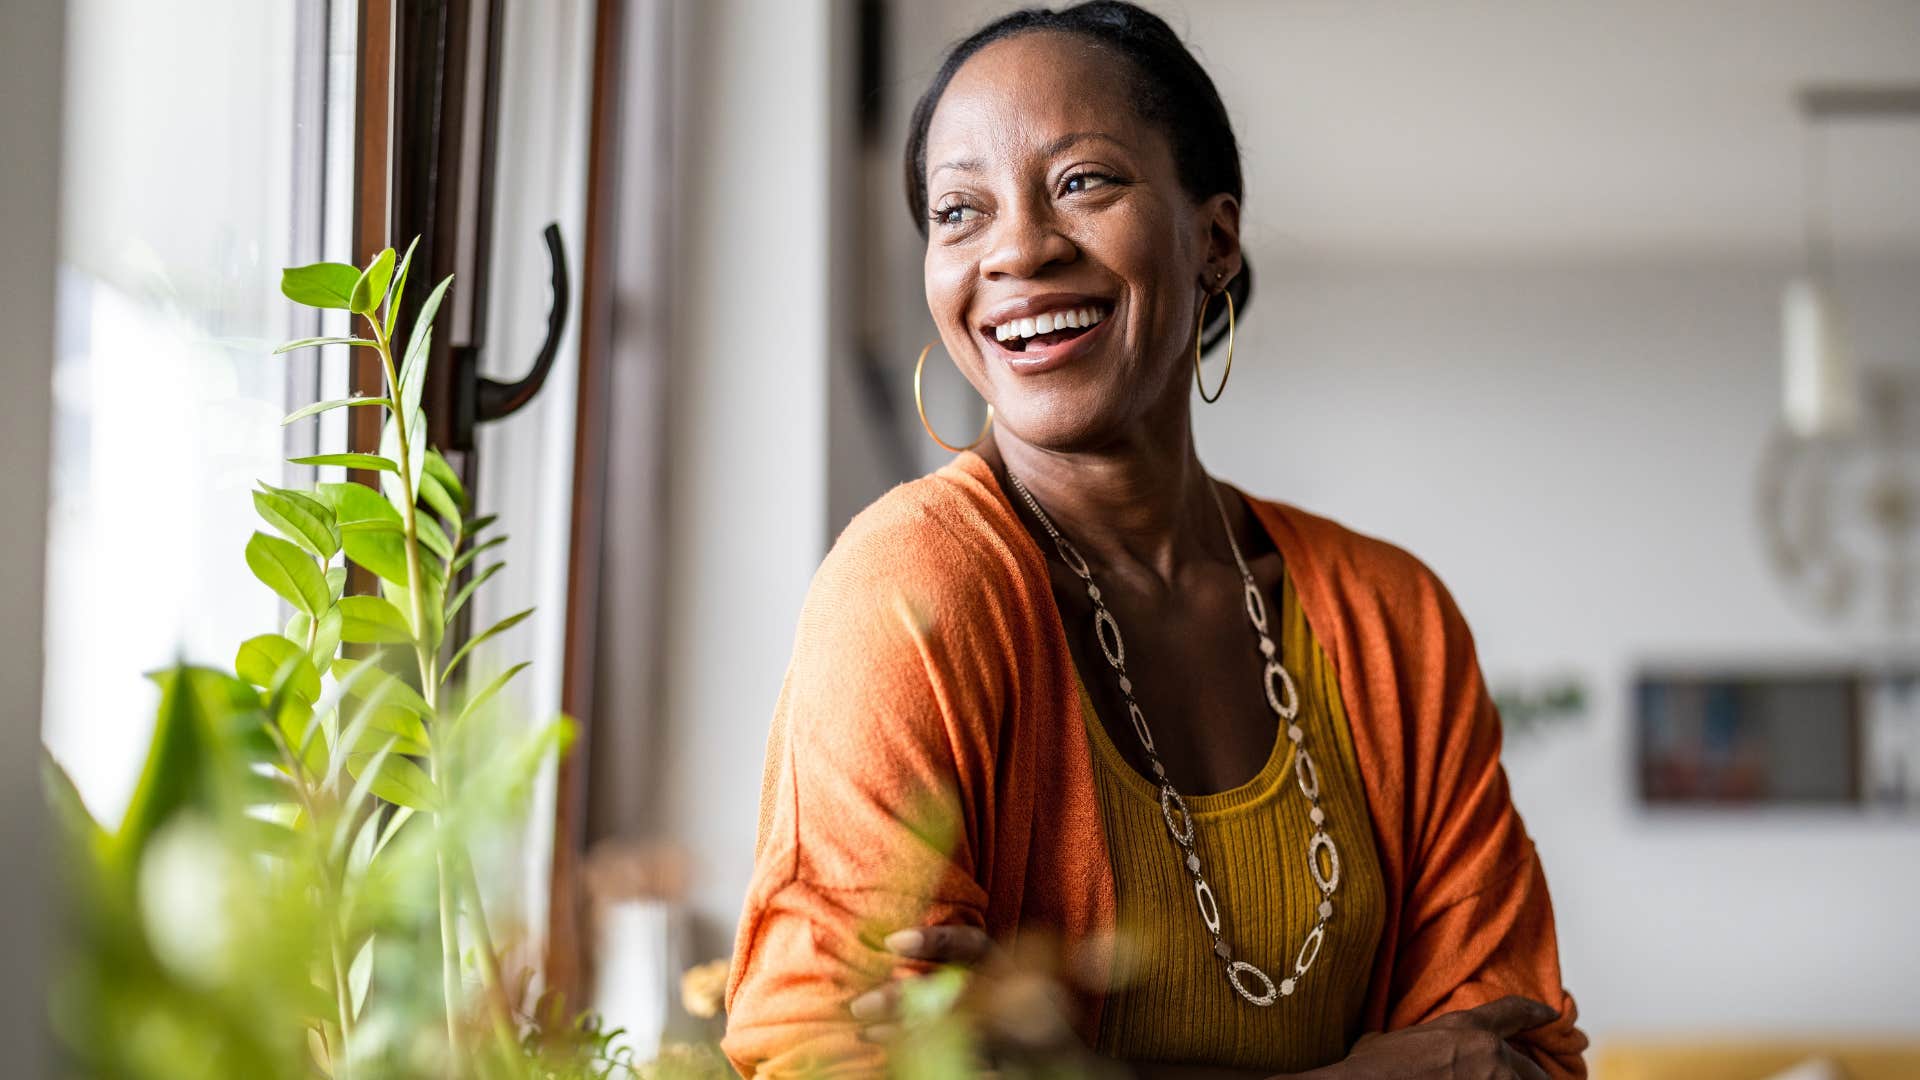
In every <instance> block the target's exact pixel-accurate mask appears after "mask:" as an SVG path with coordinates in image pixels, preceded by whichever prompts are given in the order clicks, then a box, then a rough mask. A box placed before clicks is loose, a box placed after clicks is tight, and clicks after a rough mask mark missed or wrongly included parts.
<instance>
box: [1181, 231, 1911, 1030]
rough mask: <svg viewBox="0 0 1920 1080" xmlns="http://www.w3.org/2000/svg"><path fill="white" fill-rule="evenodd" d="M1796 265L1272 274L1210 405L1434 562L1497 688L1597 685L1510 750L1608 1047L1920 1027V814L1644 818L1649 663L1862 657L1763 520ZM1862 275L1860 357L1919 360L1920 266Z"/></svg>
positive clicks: (1586, 1000)
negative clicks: (1767, 454)
mask: <svg viewBox="0 0 1920 1080" xmlns="http://www.w3.org/2000/svg"><path fill="white" fill-rule="evenodd" d="M1788 269H1789V268H1788V267H1778V266H1777V267H1769V266H1742V265H1712V264H1703V265H1692V266H1632V265H1615V266H1605V265H1587V266H1558V267H1556V266H1551V265H1532V266H1511V267H1506V268H1484V267H1483V268H1477V269H1462V268H1449V267H1444V266H1412V267H1401V268H1383V267H1346V268H1338V267H1336V268H1326V267H1321V268H1315V269H1281V270H1277V271H1275V272H1270V273H1269V274H1268V275H1267V276H1266V278H1265V280H1264V282H1263V283H1262V285H1261V287H1260V290H1259V292H1258V294H1257V295H1256V297H1255V303H1254V304H1253V305H1252V311H1251V312H1250V313H1249V316H1248V318H1247V319H1245V320H1244V321H1243V322H1242V324H1241V339H1240V347H1239V352H1238V354H1237V363H1236V365H1235V368H1234V374H1233V379H1232V382H1231V384H1230V385H1229V387H1228V390H1227V393H1226V397H1225V399H1224V400H1223V401H1222V402H1221V403H1220V404H1218V405H1216V406H1211V407H1207V406H1196V409H1197V411H1196V429H1197V431H1198V433H1199V437H1200V444H1201V449H1202V452H1203V454H1204V455H1205V457H1206V459H1207V461H1208V464H1209V465H1210V466H1211V467H1212V468H1213V469H1214V470H1216V471H1217V472H1220V473H1222V474H1224V475H1226V476H1228V477H1231V478H1232V479H1234V480H1235V481H1236V482H1238V483H1240V484H1242V485H1244V486H1246V487H1248V488H1249V489H1251V490H1253V491H1256V492H1260V493H1262V494H1266V495H1269V496H1271V497H1275V498H1281V499H1285V500H1287V501H1290V502H1295V503H1298V504H1301V505H1303V506H1306V507H1308V508H1310V509H1313V510H1316V511H1318V512H1321V513H1326V514H1330V515H1332V516H1334V517H1336V518H1338V519H1340V520H1342V521H1344V522H1346V523H1347V524H1349V525H1352V526H1353V527H1355V528H1358V529H1360V530H1362V531H1364V532H1369V533H1373V534H1376V535H1380V536H1384V537H1387V538H1388V539H1391V540H1393V541H1394V542H1396V543H1399V544H1401V545H1402V546H1404V547H1407V548H1409V549H1410V550H1412V551H1413V552H1414V553H1415V554H1417V555H1419V556H1420V557H1421V558H1423V559H1425V560H1426V561H1427V562H1428V563H1429V564H1430V565H1432V566H1433V567H1434V569H1435V570H1436V571H1437V572H1439V573H1440V575H1441V576H1442V577H1443V578H1444V579H1445V580H1446V581H1447V583H1448V585H1449V587H1450V588H1451V589H1452V590H1453V592H1454V595H1455V596H1456V598H1457V599H1458V600H1459V602H1460V605H1461V607H1462V609H1463V610H1464V612H1465V613H1466V616H1467V619H1468V621H1469V623H1470V624H1471V625H1472V627H1473V629H1474V632H1475V635H1476V638H1477V640H1478V643H1479V647H1480V656H1481V662H1482V666H1483V667H1484V668H1485V670H1486V671H1487V673H1488V677H1489V679H1490V680H1493V681H1495V682H1496V683H1497V682H1499V681H1501V680H1503V679H1509V678H1521V679H1524V678H1527V677H1530V676H1536V675H1538V674H1540V673H1542V672H1550V671H1553V670H1557V669H1571V670H1573V671H1576V672H1578V673H1580V675H1582V676H1583V677H1584V679H1585V680H1586V681H1587V683H1588V686H1589V688H1590V690H1591V699H1590V700H1591V706H1590V710H1589V713H1588V715H1587V716H1586V717H1585V719H1584V720H1582V721H1580V722H1579V723H1578V724H1577V725H1576V726H1573V727H1570V728H1566V729H1555V730H1548V731H1541V732H1537V733H1535V734H1533V735H1531V736H1529V737H1523V738H1519V739H1515V740H1510V742H1509V745H1508V748H1507V755H1506V759H1507V768H1508V772H1509V775H1510V776H1511V778H1512V780H1513V785H1514V794H1515V798H1516V800H1517V801H1518V803H1519V806H1520V808H1521V811H1522V813H1523V814H1524V816H1525V817H1526V819H1527V824H1528V827H1529V829H1530V831H1531V832H1532V833H1533V835H1534V837H1535V840H1536V841H1537V843H1538V844H1539V846H1540V850H1541V853H1542V856H1543V858H1544V860H1545V862H1546V867H1547V874H1548V879H1549V881H1550V882H1551V885H1552V888H1553V893H1554V900H1555V905H1556V908H1557V911H1558V914H1559V919H1560V947H1561V956H1562V960H1563V962H1564V965H1565V975H1566V979H1567V983H1568V985H1569V987H1570V988H1571V989H1572V990H1573V992H1574V994H1575V996H1576V997H1577V998H1578V999H1579V1000H1580V1003H1581V1007H1582V1010H1583V1013H1584V1015H1585V1018H1586V1026H1587V1028H1588V1030H1589V1031H1590V1032H1591V1033H1594V1034H1596V1036H1599V1037H1605V1036H1607V1035H1609V1034H1619V1033H1624V1032H1627V1031H1635V1032H1639V1031H1698V1030H1701V1029H1711V1030H1715V1031H1738V1032H1767V1031H1836V1030H1863V1029H1864V1030H1875V1029H1878V1030H1893V1031H1907V1032H1920V1006H1916V1000H1920V999H1916V997H1915V995H1914V992H1913V989H1912V984H1911V975H1912V972H1914V971H1915V970H1920V921H1917V920H1916V919H1915V917H1914V914H1913V913H1914V910H1915V907H1914V897H1915V896H1917V895H1920V823H1916V821H1915V820H1914V819H1913V818H1911V817H1909V818H1907V819H1905V820H1890V819H1886V818H1881V817H1875V816H1872V815H1864V816H1863V815H1856V814H1850V813H1845V812H1838V811H1833V812H1813V811H1807V812H1766V813H1743V812H1729V813H1725V814H1717V815H1708V814H1692V815H1687V814H1675V813H1669V814H1652V813H1649V812H1647V811H1645V810H1643V809H1641V808H1640V807H1639V806H1638V805H1637V804H1636V801H1635V796H1634V793H1633V787H1632V782H1631V781H1632V773H1631V771H1630V769H1631V758H1630V753H1631V741H1630V727H1629V725H1630V723H1631V716H1630V714H1629V709H1630V707H1631V701H1630V700H1629V698H1628V696H1627V695H1628V693H1629V686H1630V679H1631V677H1632V675H1633V673H1634V671H1635V665H1636V664H1637V663H1641V662H1646V661H1662V660H1675V659H1677V660H1682V661H1690V660H1703V659H1704V660H1709V661H1712V660H1729V659H1731V660H1735V661H1740V660H1748V661H1751V660H1755V659H1758V660H1761V661H1769V660H1776V659H1778V660H1791V659H1801V658H1806V657H1809V656H1844V655H1845V654H1844V650H1843V649H1842V648H1841V647H1840V645H1839V644H1838V643H1837V642H1836V640H1835V639H1834V638H1833V637H1832V635H1830V634H1829V633H1828V632H1827V631H1826V630H1825V628H1824V627H1822V626H1821V625H1819V624H1817V623H1815V622H1812V621H1810V620H1809V619H1807V618H1805V617H1803V616H1802V615H1800V614H1799V612H1798V609H1797V607H1796V606H1795V605H1794V604H1792V603H1791V602H1789V600H1788V598H1787V594H1786V593H1785V592H1784V591H1783V590H1782V589H1781V588H1779V587H1777V586H1776V584H1775V583H1774V581H1773V580H1772V579H1771V578H1770V576H1769V573H1768V571H1767V569H1766V566H1765V562H1764V552H1763V550H1762V548H1761V544H1760V533H1759V531H1758V527H1757V525H1756V521H1757V517H1756V513H1755V508H1754V494H1755V489H1756V483H1757V477H1758V473H1757V466H1758V462H1759V457H1760V450H1761V447H1762V445H1763V443H1764V440H1765V438H1766V436H1767V434H1768V432H1769V430H1770V427H1771V425H1772V424H1773V423H1774V421H1775V418H1776V417H1777V415H1778V408H1779V405H1778V386H1779V367H1778V363H1779V361H1778V357H1779V346H1778V336H1777V335H1778V329H1777V310H1778V296H1779V288H1780V283H1781V281H1782V280H1783V278H1784V276H1785V274H1786V272H1787V271H1788ZM1845 284H1846V286H1847V287H1846V289H1845V291H1844V292H1843V294H1842V295H1843V298H1844V300H1845V302H1846V305H1847V307H1848V310H1849V312H1850V313H1851V314H1852V315H1853V316H1854V319H1853V323H1854V326H1855V327H1856V332H1857V334H1858V336H1859V338H1860V344H1861V350H1862V353H1863V355H1864V356H1865V357H1868V358H1869V359H1874V360H1877V361H1878V362H1882V363H1905V364H1908V365H1913V366H1920V346H1916V345H1915V344H1914V343H1915V342H1916V341H1920V308H1916V306H1915V305H1914V304H1913V303H1912V297H1913V296H1914V295H1916V294H1920V264H1916V265H1909V266H1905V267H1873V268H1864V269H1861V270H1858V271H1856V272H1855V273H1854V274H1853V275H1851V276H1850V277H1849V278H1848V279H1847V280H1846V283H1845Z"/></svg>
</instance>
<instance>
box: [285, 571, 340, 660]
mask: <svg viewBox="0 0 1920 1080" xmlns="http://www.w3.org/2000/svg"><path fill="white" fill-rule="evenodd" d="M346 570H347V568H346V567H344V566H336V567H334V568H333V569H332V570H329V571H327V585H328V587H329V588H332V587H334V581H335V575H336V574H338V575H340V577H339V580H340V582H341V584H343V585H344V584H345V580H346ZM339 598H340V597H339V594H338V593H336V594H335V595H334V599H335V600H338V599H339ZM312 627H313V621H312V620H311V619H309V618H308V617H307V614H306V613H305V612H303V611H296V612H294V613H293V618H291V619H289V620H287V629H286V634H285V636H286V638H287V640H289V641H298V642H300V643H301V644H302V645H305V644H306V641H307V635H308V634H309V633H310V632H312ZM339 651H340V608H339V606H338V605H337V604H336V605H335V606H333V607H330V608H328V609H327V610H326V612H325V613H324V614H322V615H321V616H320V629H319V631H318V632H317V633H315V634H314V637H313V644H312V645H311V646H310V647H308V648H307V657H308V659H310V660H312V661H313V666H314V669H315V670H316V671H325V670H327V666H328V665H329V664H331V663H333V657H334V654H335V653H337V652H339Z"/></svg>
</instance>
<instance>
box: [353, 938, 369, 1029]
mask: <svg viewBox="0 0 1920 1080" xmlns="http://www.w3.org/2000/svg"><path fill="white" fill-rule="evenodd" d="M373 942H374V939H373V938H372V937H369V938H367V943H366V944H365V945H362V946H360V951H359V953H357V954H356V955H355V956H354V958H353V963H351V964H349V965H347V999H348V1007H349V1008H350V1009H351V1010H352V1016H353V1018H354V1019H356V1020H358V1019H359V1018H360V1010H361V1009H363V1008H365V1007H366V1004H367V988H368V987H370V986H372V985H373Z"/></svg>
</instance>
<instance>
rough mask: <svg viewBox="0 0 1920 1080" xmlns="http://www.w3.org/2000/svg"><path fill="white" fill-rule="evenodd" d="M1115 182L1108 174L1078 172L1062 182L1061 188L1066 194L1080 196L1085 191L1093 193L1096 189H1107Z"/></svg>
mask: <svg viewBox="0 0 1920 1080" xmlns="http://www.w3.org/2000/svg"><path fill="white" fill-rule="evenodd" d="M1113 182H1114V177H1111V176H1108V175H1107V174H1106V173H1099V172H1077V173H1074V174H1072V175H1070V176H1068V177H1067V178H1066V179H1065V180H1063V181H1061V183H1060V188H1061V190H1062V192H1063V193H1064V194H1067V195H1078V194H1080V193H1081V192H1084V191H1092V190H1094V189H1095V188H1100V187H1105V186H1106V185H1108V184H1111V183H1113Z"/></svg>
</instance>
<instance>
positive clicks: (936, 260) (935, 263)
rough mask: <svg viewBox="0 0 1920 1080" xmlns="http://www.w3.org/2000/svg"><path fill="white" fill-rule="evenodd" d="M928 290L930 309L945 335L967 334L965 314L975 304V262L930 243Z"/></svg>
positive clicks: (924, 267) (924, 270)
mask: <svg viewBox="0 0 1920 1080" xmlns="http://www.w3.org/2000/svg"><path fill="white" fill-rule="evenodd" d="M922 276H923V278H924V280H925V285H926V291H927V311H928V313H930V314H931V315H932V316H933V324H934V325H935V326H937V327H939V329H940V332H941V333H942V334H953V333H955V332H956V331H958V332H960V333H962V336H964V332H965V329H966V327H965V323H966V315H967V310H968V308H969V307H970V306H971V305H972V302H973V294H972V285H971V283H972V281H973V276H974V275H973V264H972V261H971V260H969V259H966V258H963V257H960V256H958V255H956V253H955V252H953V251H952V250H951V249H946V248H942V247H940V246H938V245H936V244H929V245H928V246H927V257H926V259H925V261H924V263H923V264H922Z"/></svg>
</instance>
